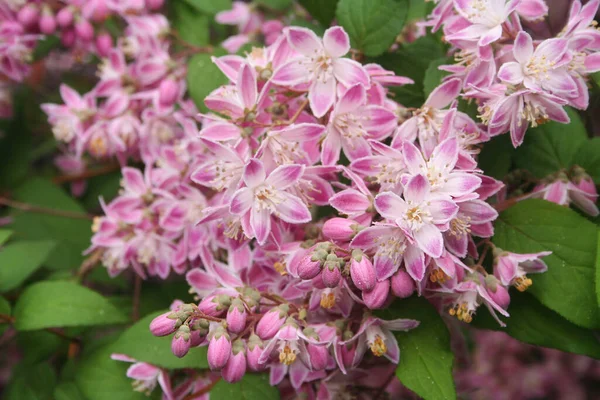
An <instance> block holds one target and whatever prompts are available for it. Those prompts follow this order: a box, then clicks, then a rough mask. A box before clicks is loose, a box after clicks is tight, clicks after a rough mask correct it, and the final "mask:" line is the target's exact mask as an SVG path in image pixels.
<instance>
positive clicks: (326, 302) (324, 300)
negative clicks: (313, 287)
mask: <svg viewBox="0 0 600 400" xmlns="http://www.w3.org/2000/svg"><path fill="white" fill-rule="evenodd" d="M334 306H335V295H334V294H333V293H331V292H330V293H322V294H321V307H323V308H325V309H327V310H331V309H332V308H333V307H334Z"/></svg>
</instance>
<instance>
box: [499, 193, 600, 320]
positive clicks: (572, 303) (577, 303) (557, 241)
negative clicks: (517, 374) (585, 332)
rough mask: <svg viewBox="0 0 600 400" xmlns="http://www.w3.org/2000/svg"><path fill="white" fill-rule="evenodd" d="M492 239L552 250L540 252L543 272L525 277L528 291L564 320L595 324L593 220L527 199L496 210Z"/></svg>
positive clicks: (510, 247) (521, 248)
mask: <svg viewBox="0 0 600 400" xmlns="http://www.w3.org/2000/svg"><path fill="white" fill-rule="evenodd" d="M492 240H493V242H494V244H495V245H496V246H498V247H500V248H502V249H503V250H507V251H512V252H515V253H536V252H539V251H544V250H549V251H552V254H551V255H549V256H547V257H544V262H546V264H547V265H548V271H546V272H544V273H543V274H537V275H531V276H530V278H531V279H533V286H532V287H531V288H530V289H529V291H530V292H531V293H532V294H533V295H534V296H535V297H536V298H537V299H538V300H539V301H540V302H541V303H542V304H544V305H545V306H546V307H549V308H551V309H552V310H554V311H556V312H557V313H559V314H560V315H562V316H563V317H565V318H566V319H567V320H569V321H571V322H573V323H575V324H577V325H579V326H582V327H585V328H600V310H599V309H598V302H597V300H596V294H595V287H596V285H595V283H594V279H595V274H596V272H595V261H596V247H597V244H598V234H597V228H596V226H595V225H594V224H593V223H591V222H589V221H588V220H587V219H585V218H584V217H582V216H581V215H579V214H577V213H576V212H575V211H573V210H571V209H569V208H566V207H562V206H559V205H557V204H554V203H551V202H547V201H544V200H538V199H531V200H526V201H521V202H519V203H517V204H516V205H515V206H513V207H511V208H509V209H508V210H506V211H504V212H503V213H501V214H500V217H499V218H498V220H497V222H496V225H495V235H494V237H493V239H492Z"/></svg>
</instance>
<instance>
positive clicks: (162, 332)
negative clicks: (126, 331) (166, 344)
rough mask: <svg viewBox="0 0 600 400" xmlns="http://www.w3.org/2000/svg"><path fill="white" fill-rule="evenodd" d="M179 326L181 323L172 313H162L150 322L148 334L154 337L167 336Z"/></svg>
mask: <svg viewBox="0 0 600 400" xmlns="http://www.w3.org/2000/svg"><path fill="white" fill-rule="evenodd" d="M179 324H181V322H180V321H179V319H178V318H177V317H176V316H175V315H174V314H173V313H171V312H168V313H164V314H161V315H159V316H158V317H156V318H154V319H153V320H152V322H150V332H152V334H153V335H154V336H167V335H170V334H172V333H173V332H175V330H176V329H177V327H178V325H179Z"/></svg>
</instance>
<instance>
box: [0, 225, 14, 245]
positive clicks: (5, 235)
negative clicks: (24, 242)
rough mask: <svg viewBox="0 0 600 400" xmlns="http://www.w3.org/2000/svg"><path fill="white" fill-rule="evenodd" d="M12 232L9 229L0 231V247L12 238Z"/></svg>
mask: <svg viewBox="0 0 600 400" xmlns="http://www.w3.org/2000/svg"><path fill="white" fill-rule="evenodd" d="M12 234H13V231H11V230H9V229H0V246H1V245H3V244H4V243H6V241H7V240H8V239H10V237H11V236H12Z"/></svg>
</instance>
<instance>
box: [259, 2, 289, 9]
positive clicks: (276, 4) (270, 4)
mask: <svg viewBox="0 0 600 400" xmlns="http://www.w3.org/2000/svg"><path fill="white" fill-rule="evenodd" d="M255 3H256V4H260V5H262V6H265V7H267V8H270V9H272V10H285V9H287V8H289V7H291V5H292V0H255Z"/></svg>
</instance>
